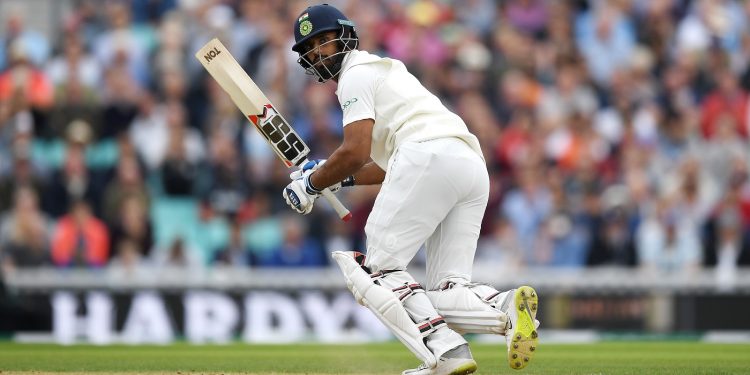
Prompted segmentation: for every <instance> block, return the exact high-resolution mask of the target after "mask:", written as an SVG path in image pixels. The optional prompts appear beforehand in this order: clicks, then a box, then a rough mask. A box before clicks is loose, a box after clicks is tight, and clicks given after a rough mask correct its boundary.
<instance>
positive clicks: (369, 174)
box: [354, 162, 385, 185]
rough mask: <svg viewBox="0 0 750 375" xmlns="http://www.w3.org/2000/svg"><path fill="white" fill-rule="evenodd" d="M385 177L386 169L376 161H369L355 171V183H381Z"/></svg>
mask: <svg viewBox="0 0 750 375" xmlns="http://www.w3.org/2000/svg"><path fill="white" fill-rule="evenodd" d="M384 179H385V171H384V170H382V169H381V168H380V167H379V166H378V165H377V164H375V163H374V162H369V163H367V164H365V165H364V166H363V167H362V168H360V169H359V170H358V171H357V172H356V173H354V184H355V185H379V184H382V183H383V180H384Z"/></svg>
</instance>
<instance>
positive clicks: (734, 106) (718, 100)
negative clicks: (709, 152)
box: [701, 67, 750, 139]
mask: <svg viewBox="0 0 750 375" xmlns="http://www.w3.org/2000/svg"><path fill="white" fill-rule="evenodd" d="M715 75H716V89H715V90H714V91H712V92H711V93H710V94H709V95H708V96H707V97H706V98H705V99H704V100H703V103H702V104H701V132H702V133H703V136H704V137H706V138H712V137H714V136H715V135H716V132H717V129H718V128H719V127H720V121H731V123H732V124H733V125H734V127H735V129H736V131H737V133H738V134H739V135H741V136H742V137H743V138H745V139H747V138H748V131H750V130H749V129H748V128H749V126H748V98H749V97H748V94H747V92H745V90H744V89H743V88H742V87H740V84H739V82H738V79H737V77H735V76H734V75H733V74H732V72H731V71H729V70H728V69H726V67H724V68H723V69H719V70H718V71H716V72H715Z"/></svg>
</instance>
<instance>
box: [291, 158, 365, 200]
mask: <svg viewBox="0 0 750 375" xmlns="http://www.w3.org/2000/svg"><path fill="white" fill-rule="evenodd" d="M325 163H326V159H314V160H310V161H308V162H307V163H305V164H303V165H302V168H300V169H298V170H296V171H294V172H292V173H290V174H289V178H291V179H292V180H297V179H300V178H302V177H303V176H304V175H305V173H308V172H309V173H312V172H315V171H317V170H318V169H319V168H320V167H322V166H323V164H325ZM342 186H343V187H347V186H354V176H349V177H347V178H345V179H344V180H343V181H339V182H337V183H335V184H333V185H331V186H328V189H329V190H331V192H332V193H336V192H338V191H339V190H341V187H342Z"/></svg>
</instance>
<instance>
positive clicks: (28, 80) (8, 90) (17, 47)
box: [0, 41, 54, 110]
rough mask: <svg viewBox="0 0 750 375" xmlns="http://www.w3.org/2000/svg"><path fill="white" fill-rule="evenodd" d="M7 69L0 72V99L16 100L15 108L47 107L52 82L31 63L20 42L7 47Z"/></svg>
mask: <svg viewBox="0 0 750 375" xmlns="http://www.w3.org/2000/svg"><path fill="white" fill-rule="evenodd" d="M8 50H9V52H10V53H9V59H8V69H6V70H5V71H4V72H3V73H2V74H0V101H10V100H18V101H20V103H23V104H20V105H18V107H17V108H29V107H30V108H33V109H38V110H45V109H48V108H49V107H50V106H51V105H52V103H53V100H54V95H53V94H54V92H53V89H52V82H50V80H49V78H48V77H47V75H46V74H45V73H44V72H43V71H41V70H39V69H38V68H37V67H35V66H34V65H32V63H31V61H30V60H29V56H28V55H27V52H26V51H25V50H24V49H23V46H22V45H21V42H18V41H16V42H14V43H12V44H11V45H10V46H9V48H8Z"/></svg>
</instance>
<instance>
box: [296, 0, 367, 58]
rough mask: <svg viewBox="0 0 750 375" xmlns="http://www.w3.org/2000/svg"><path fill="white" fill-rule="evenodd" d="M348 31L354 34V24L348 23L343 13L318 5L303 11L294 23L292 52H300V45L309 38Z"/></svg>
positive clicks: (330, 7)
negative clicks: (325, 33) (332, 32)
mask: <svg viewBox="0 0 750 375" xmlns="http://www.w3.org/2000/svg"><path fill="white" fill-rule="evenodd" d="M338 30H343V31H347V30H349V31H350V32H351V33H353V35H351V36H353V37H354V38H356V33H355V32H354V22H352V21H350V20H349V19H348V18H346V16H345V15H344V13H341V11H340V10H338V9H336V8H335V7H333V6H330V5H328V4H320V5H314V6H311V7H308V8H307V9H305V10H304V11H303V12H302V14H300V16H299V17H297V20H296V21H295V22H294V42H295V43H294V46H292V51H294V52H298V53H299V52H303V51H300V48H301V47H302V45H303V44H304V43H305V42H306V41H308V40H309V39H310V38H312V37H314V36H315V35H318V34H320V33H324V32H327V31H338Z"/></svg>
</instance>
